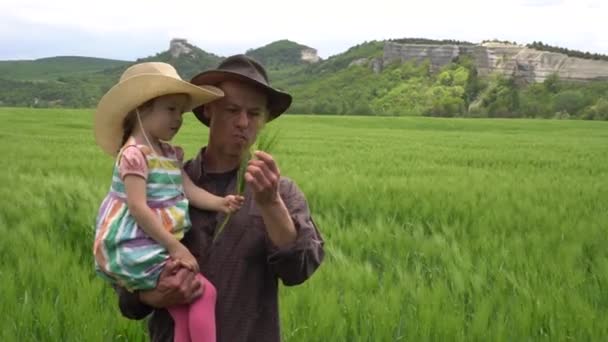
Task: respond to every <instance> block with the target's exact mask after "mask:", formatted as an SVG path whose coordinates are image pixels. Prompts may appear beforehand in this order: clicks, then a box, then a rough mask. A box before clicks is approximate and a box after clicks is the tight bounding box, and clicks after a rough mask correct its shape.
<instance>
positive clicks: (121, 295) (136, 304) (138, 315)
mask: <svg viewBox="0 0 608 342" xmlns="http://www.w3.org/2000/svg"><path fill="white" fill-rule="evenodd" d="M112 287H113V288H114V291H115V292H116V295H117V296H118V307H119V308H120V313H121V314H122V315H123V316H124V317H125V318H128V319H135V320H139V319H144V318H146V317H147V316H148V315H149V314H150V313H152V310H153V309H152V307H150V306H148V305H146V304H144V303H142V302H141V301H140V300H139V296H138V295H137V293H136V292H129V291H127V290H126V289H124V288H122V287H120V286H117V285H114V286H112Z"/></svg>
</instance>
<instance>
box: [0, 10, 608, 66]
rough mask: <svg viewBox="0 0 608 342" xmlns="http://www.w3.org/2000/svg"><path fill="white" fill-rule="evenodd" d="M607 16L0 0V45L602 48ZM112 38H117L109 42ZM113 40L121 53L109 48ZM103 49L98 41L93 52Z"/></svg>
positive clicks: (132, 53)
mask: <svg viewBox="0 0 608 342" xmlns="http://www.w3.org/2000/svg"><path fill="white" fill-rule="evenodd" d="M606 18H608V7H607V6H606V4H605V1H603V0H582V1H579V0H518V1H513V2H511V1H504V0H503V1H498V0H493V1H491V0H487V1H483V0H461V1H450V0H445V1H440V0H425V1H392V0H375V1H371V2H370V1H357V0H353V1H343V0H338V1H330V0H307V1H299V2H287V1H277V0H269V1H247V0H232V1H231V2H219V1H201V0H196V1H189V0H174V1H171V2H167V1H162V0H150V1H142V0H132V1H127V0H104V1H100V2H86V1H74V0H55V1H42V0H4V1H3V2H2V3H1V4H0V43H3V42H4V41H6V40H7V39H8V38H13V40H14V38H15V36H17V35H23V32H26V34H25V35H23V36H24V40H23V41H22V42H21V44H22V45H23V46H25V45H27V44H28V39H30V40H31V41H32V43H33V42H34V40H36V39H33V38H31V37H35V38H37V40H38V41H39V40H41V39H47V40H49V41H53V40H57V39H58V38H57V37H51V36H49V35H50V34H64V35H66V34H68V35H72V37H73V38H72V40H73V44H74V45H77V46H81V47H82V49H84V48H86V47H87V46H89V45H92V44H93V42H91V40H92V39H93V40H94V39H96V38H95V37H97V39H99V37H106V39H101V42H100V43H105V44H108V45H109V46H107V48H106V49H107V54H106V55H107V56H112V57H119V56H124V57H123V58H135V57H137V56H144V55H146V54H149V52H148V51H147V50H146V51H141V52H140V51H138V50H136V48H138V47H141V46H142V45H145V46H148V47H152V46H154V47H157V46H158V48H159V49H164V48H166V46H167V44H168V40H169V39H170V38H172V37H176V36H177V37H184V38H187V39H189V40H190V41H192V42H193V43H195V44H197V45H199V46H200V47H201V48H203V49H206V50H209V51H211V52H216V53H219V54H223V55H226V54H230V53H237V52H243V51H245V50H246V49H247V48H252V47H257V46H260V45H264V44H267V43H269V42H271V41H274V40H277V39H284V38H288V39H291V40H295V41H298V42H300V43H302V44H306V45H310V46H312V47H316V48H318V49H319V52H320V54H321V55H323V56H327V55H331V54H335V53H338V52H341V51H343V50H344V49H346V48H348V47H349V46H351V45H353V44H357V43H360V42H363V41H365V40H373V39H386V38H399V37H428V38H451V39H460V40H469V41H480V40H483V39H492V38H498V39H507V40H516V41H518V42H523V43H527V42H531V41H534V40H542V41H544V42H547V43H550V44H554V45H560V46H565V47H570V48H576V49H582V50H592V51H595V52H603V53H608V46H607V45H606V41H605V38H604V37H606V36H607V35H608V29H607V28H608V24H607V22H606ZM3 22H4V23H5V24H2V23H3ZM6 23H8V24H6ZM28 37H30V38H28ZM87 37H88V38H87ZM110 38H111V39H116V40H117V41H116V42H115V44H112V43H111V41H108V39H110ZM70 39H71V37H70V36H68V37H64V38H62V39H61V40H62V41H63V42H64V44H63V45H61V46H63V47H66V46H68V45H69V41H70ZM137 41H142V42H146V43H145V44H139V43H137ZM108 42H109V43H108ZM112 45H115V46H120V47H121V48H124V49H125V51H116V48H115V47H113V46H112ZM3 46H5V47H6V45H5V44H3ZM129 46H132V48H131V49H129ZM6 48H7V49H10V48H11V47H10V46H8V47H6ZM103 48H104V47H103V46H97V47H96V49H95V53H99V51H103ZM7 53H10V51H8V52H7V51H4V52H3V54H4V55H6V54H7ZM41 53H42V52H41ZM63 53H64V52H63V51H59V50H55V51H54V50H53V49H52V48H51V47H49V50H48V51H46V54H47V55H57V54H63ZM84 54H86V53H84ZM88 55H91V54H90V53H89V54H88ZM0 58H6V57H5V56H0Z"/></svg>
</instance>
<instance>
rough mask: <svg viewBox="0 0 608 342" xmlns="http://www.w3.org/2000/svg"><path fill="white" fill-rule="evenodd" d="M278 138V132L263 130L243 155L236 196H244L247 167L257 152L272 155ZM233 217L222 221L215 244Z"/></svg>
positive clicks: (215, 236)
mask: <svg viewBox="0 0 608 342" xmlns="http://www.w3.org/2000/svg"><path fill="white" fill-rule="evenodd" d="M278 136H279V134H278V131H274V132H273V131H268V130H264V129H262V130H261V131H260V133H259V134H258V137H257V139H256V141H255V142H254V143H253V144H252V145H251V147H250V148H249V151H247V153H244V154H243V159H241V165H240V166H239V170H238V171H237V173H236V195H238V196H242V195H243V193H244V192H245V183H246V182H245V172H246V171H247V165H248V164H249V161H250V160H251V159H253V158H255V156H254V153H255V151H264V152H266V153H272V149H273V147H274V145H275V144H276V142H277V139H278ZM231 217H232V213H229V214H227V215H226V217H225V218H224V220H223V221H222V224H221V225H220V226H219V228H218V229H217V230H216V231H215V235H214V236H213V242H215V241H216V240H217V238H218V237H219V236H220V234H221V233H222V231H224V228H226V225H227V224H228V221H230V218H231Z"/></svg>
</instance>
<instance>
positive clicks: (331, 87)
mask: <svg viewBox="0 0 608 342" xmlns="http://www.w3.org/2000/svg"><path fill="white" fill-rule="evenodd" d="M393 41H394V42H406V43H410V44H429V43H433V44H439V45H441V44H463V45H469V44H472V43H468V42H457V41H453V40H437V41H436V40H426V39H421V38H404V39H398V40H393ZM385 43H386V42H385V41H371V42H365V43H362V44H359V45H356V46H353V47H352V48H350V49H348V50H347V51H345V52H343V53H340V54H337V55H334V56H331V57H329V58H328V59H326V60H318V61H313V60H310V59H308V60H303V58H302V51H303V50H305V49H310V50H307V52H308V53H309V54H310V53H312V54H313V56H314V54H316V52H315V50H314V49H311V48H309V47H307V46H305V45H301V44H298V43H295V42H292V41H288V40H281V41H277V42H273V43H271V44H268V45H265V46H263V47H260V48H257V49H252V50H248V51H247V54H248V55H249V56H251V57H253V58H255V59H257V60H258V61H260V62H261V63H262V64H264V65H266V67H267V69H268V71H269V75H270V78H271V81H272V83H273V85H275V86H276V87H278V88H280V89H283V90H286V91H289V92H291V93H292V94H293V96H294V102H293V105H292V107H291V108H290V112H291V113H297V114H306V113H315V114H360V115H426V116H462V117H543V118H584V119H608V82H605V81H603V82H602V81H596V82H587V83H572V82H565V81H561V80H559V78H558V77H550V78H548V79H547V80H546V81H545V82H543V83H532V84H527V83H525V82H524V83H522V82H520V81H518V80H517V79H512V78H509V77H505V76H500V75H490V76H487V77H479V76H478V72H477V69H476V66H475V63H474V61H473V60H471V59H470V58H469V57H462V58H460V59H458V58H457V59H455V60H453V61H452V62H451V63H449V64H447V65H445V66H443V67H441V68H440V69H432V68H431V66H430V64H429V62H428V61H427V62H421V63H415V62H406V63H402V62H400V61H396V62H394V63H391V64H386V62H385V61H384V59H383V53H384V46H385ZM222 58H223V57H221V56H217V55H215V54H212V53H209V52H206V51H204V50H202V49H200V48H198V47H196V46H194V45H191V44H189V43H187V42H186V41H185V40H181V39H174V40H172V41H171V45H170V48H169V49H168V50H167V51H163V52H160V53H158V54H156V55H154V56H150V57H146V58H141V59H138V60H137V61H136V62H145V61H162V62H167V63H170V64H172V65H173V66H175V67H176V69H177V70H178V72H179V74H180V75H181V76H182V77H183V78H184V79H190V78H191V77H192V76H193V75H195V74H197V73H199V72H201V71H203V70H207V69H210V68H213V67H215V66H216V65H217V64H218V63H219V62H220V61H221V60H222ZM11 63H12V64H11ZM19 63H20V62H15V61H10V62H0V71H1V70H2V68H3V67H4V68H5V70H7V69H11V70H7V71H6V72H0V106H34V107H94V106H95V105H96V103H97V101H98V100H99V98H100V97H101V96H102V94H103V93H104V92H105V91H107V89H109V87H111V86H112V85H113V84H114V83H115V82H116V81H117V79H118V78H119V77H120V74H121V73H122V72H123V71H124V69H125V68H126V67H128V66H129V65H130V64H131V63H130V62H125V61H111V60H104V59H94V58H80V57H55V58H48V59H43V60H37V61H25V62H21V64H19ZM11 65H12V68H11V67H10V66H11ZM8 71H10V72H8Z"/></svg>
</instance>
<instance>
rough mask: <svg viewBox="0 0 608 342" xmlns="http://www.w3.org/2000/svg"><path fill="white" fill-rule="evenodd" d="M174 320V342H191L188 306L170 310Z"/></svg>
mask: <svg viewBox="0 0 608 342" xmlns="http://www.w3.org/2000/svg"><path fill="white" fill-rule="evenodd" d="M168 310H169V313H170V314H171V317H172V318H173V322H174V324H173V342H190V330H189V329H188V315H189V314H188V311H189V310H190V308H189V307H188V305H178V306H172V307H170V308H168Z"/></svg>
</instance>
